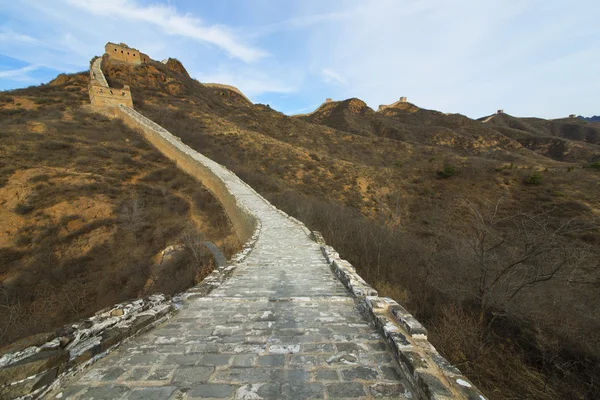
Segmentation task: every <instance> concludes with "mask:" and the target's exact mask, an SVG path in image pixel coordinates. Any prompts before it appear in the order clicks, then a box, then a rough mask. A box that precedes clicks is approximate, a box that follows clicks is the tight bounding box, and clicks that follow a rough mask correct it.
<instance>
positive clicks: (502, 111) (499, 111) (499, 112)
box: [496, 110, 504, 114]
mask: <svg viewBox="0 0 600 400" xmlns="http://www.w3.org/2000/svg"><path fill="white" fill-rule="evenodd" d="M496 114H504V110H498V111H496Z"/></svg>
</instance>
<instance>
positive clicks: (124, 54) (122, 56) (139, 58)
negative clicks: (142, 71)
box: [104, 42, 150, 64]
mask: <svg viewBox="0 0 600 400" xmlns="http://www.w3.org/2000/svg"><path fill="white" fill-rule="evenodd" d="M104 51H105V52H106V54H108V56H109V57H110V58H112V59H115V60H117V61H122V62H126V63H129V64H142V63H146V62H148V61H150V57H148V55H147V54H144V53H142V52H141V51H139V50H138V49H134V48H133V47H129V46H127V45H126V44H125V43H119V44H115V43H111V42H108V43H106V46H104Z"/></svg>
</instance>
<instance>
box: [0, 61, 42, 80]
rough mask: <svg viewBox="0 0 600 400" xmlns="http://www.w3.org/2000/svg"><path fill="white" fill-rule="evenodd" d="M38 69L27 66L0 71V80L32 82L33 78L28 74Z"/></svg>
mask: <svg viewBox="0 0 600 400" xmlns="http://www.w3.org/2000/svg"><path fill="white" fill-rule="evenodd" d="M39 68H40V66H39V65H28V66H26V67H22V68H17V69H9V70H4V71H2V70H0V79H10V80H13V81H21V82H27V81H32V80H33V78H32V77H31V76H29V73H30V72H33V71H35V70H36V69H39Z"/></svg>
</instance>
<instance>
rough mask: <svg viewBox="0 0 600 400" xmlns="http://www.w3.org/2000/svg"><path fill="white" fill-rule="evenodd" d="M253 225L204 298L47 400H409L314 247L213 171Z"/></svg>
mask: <svg viewBox="0 0 600 400" xmlns="http://www.w3.org/2000/svg"><path fill="white" fill-rule="evenodd" d="M202 162H204V163H205V165H209V166H210V168H212V169H213V170H214V171H215V172H218V174H219V175H220V176H221V177H222V178H223V179H224V180H225V181H226V183H227V185H228V187H229V189H230V190H231V191H232V192H233V193H234V194H235V195H236V197H237V198H238V199H239V200H240V201H241V202H242V203H243V204H244V205H245V206H246V207H247V208H248V209H250V210H251V211H252V212H253V213H254V214H255V215H256V216H257V217H258V219H259V220H260V221H261V224H262V229H261V233H260V236H259V239H258V241H257V242H256V245H255V247H254V250H253V251H252V252H251V253H250V255H249V256H248V257H247V258H246V259H245V260H244V261H243V262H242V263H241V264H239V265H238V267H237V269H236V270H235V272H234V274H233V275H232V276H231V277H230V278H229V279H228V280H226V281H225V282H224V283H223V284H222V285H221V286H219V287H218V288H216V289H215V290H214V291H213V292H212V293H211V294H209V295H208V296H207V297H200V298H196V299H188V300H187V301H186V302H185V303H184V306H183V307H182V309H181V310H180V311H179V313H178V314H177V315H176V316H175V317H174V318H172V319H171V320H169V321H168V322H167V323H165V324H164V325H162V326H159V327H158V328H156V329H154V330H152V331H150V332H148V333H146V334H144V335H141V336H139V337H137V338H134V339H132V340H130V341H128V342H126V343H124V344H123V345H122V346H121V347H119V348H118V349H116V350H115V351H113V352H112V353H111V354H109V355H108V356H107V357H105V358H104V359H102V360H100V361H98V362H97V363H95V364H93V365H92V366H91V367H90V368H89V369H87V370H84V371H83V372H81V373H80V374H79V375H77V376H76V377H75V378H73V379H71V380H70V381H69V382H66V383H65V384H64V386H63V387H61V388H59V389H57V390H54V391H53V392H51V393H49V394H48V396H47V398H62V399H65V398H73V399H197V398H200V399H212V398H219V399H222V398H225V399H248V400H258V399H294V400H297V399H312V398H315V399H345V398H352V399H358V398H360V399H371V398H378V399H385V398H394V399H397V398H412V397H413V392H412V390H411V388H410V386H409V384H408V382H407V381H406V379H404V378H403V377H402V376H401V374H400V372H399V369H398V367H397V363H396V362H395V361H394V359H393V356H392V353H391V352H390V351H389V349H388V348H387V347H386V344H385V342H384V340H383V339H382V338H381V337H380V335H379V334H378V333H377V331H376V330H375V328H374V327H373V326H371V325H369V323H368V322H367V320H366V318H365V317H363V315H362V314H361V313H360V312H359V310H358V308H357V306H356V303H355V300H354V298H353V297H351V296H350V294H349V293H348V291H347V290H346V288H345V287H344V286H343V284H342V283H341V282H340V281H339V280H338V279H337V278H336V277H335V275H334V274H333V273H332V272H331V270H330V268H329V266H328V264H327V263H326V261H325V259H324V257H323V255H322V254H321V252H320V249H319V246H318V245H317V244H316V243H315V242H313V241H312V240H310V239H309V238H308V237H307V235H306V233H305V232H304V231H303V229H302V227H301V226H300V225H299V224H297V223H296V222H294V221H293V220H291V219H289V218H287V217H286V216H285V215H282V214H281V213H279V212H278V211H277V210H275V209H274V208H273V207H272V206H271V205H270V204H268V203H267V202H266V201H265V200H263V199H262V198H261V197H260V196H258V195H257V194H256V193H255V192H254V191H253V190H252V189H250V188H249V187H248V186H246V185H245V184H243V183H242V182H241V181H240V180H239V179H238V178H237V177H235V175H233V174H232V173H230V172H229V171H227V170H225V169H224V168H222V167H220V166H219V165H218V164H216V163H214V162H212V161H210V160H208V159H204V158H202Z"/></svg>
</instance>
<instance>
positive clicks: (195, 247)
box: [181, 223, 206, 268]
mask: <svg viewBox="0 0 600 400" xmlns="http://www.w3.org/2000/svg"><path fill="white" fill-rule="evenodd" d="M181 240H182V242H183V244H184V245H185V247H186V248H187V249H188V250H189V251H190V252H191V253H192V256H193V257H194V259H195V260H196V263H197V265H198V266H199V267H200V268H201V267H202V265H203V262H202V260H203V258H204V255H205V252H206V249H205V247H204V244H203V243H204V240H203V238H202V235H201V234H200V233H199V232H198V231H197V230H196V227H195V226H194V224H192V223H189V224H188V225H187V226H186V227H185V229H184V230H183V232H182V234H181Z"/></svg>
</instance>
